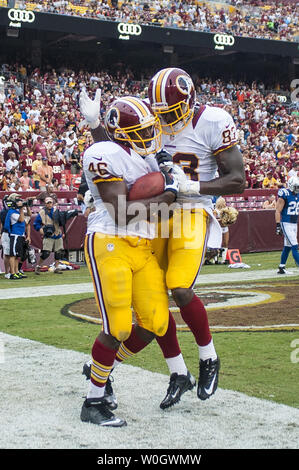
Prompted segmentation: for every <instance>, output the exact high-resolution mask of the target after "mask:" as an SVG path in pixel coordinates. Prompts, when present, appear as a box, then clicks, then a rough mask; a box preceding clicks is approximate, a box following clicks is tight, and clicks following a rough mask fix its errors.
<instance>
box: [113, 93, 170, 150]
mask: <svg viewBox="0 0 299 470" xmlns="http://www.w3.org/2000/svg"><path fill="white" fill-rule="evenodd" d="M105 129H106V131H107V133H108V135H109V137H110V138H111V139H112V140H113V141H115V142H117V143H122V144H123V145H126V146H128V147H130V148H132V149H133V150H135V152H137V153H139V155H142V156H144V155H149V154H150V153H156V152H158V151H159V150H160V149H161V134H162V130H161V125H160V123H159V119H158V117H157V116H154V115H153V114H152V112H151V110H150V107H149V106H148V105H147V104H146V103H145V102H144V101H142V100H141V99H139V98H135V97H133V96H126V97H124V98H117V99H116V100H115V101H114V102H113V103H112V104H111V106H110V107H109V108H108V109H107V111H106V115H105Z"/></svg>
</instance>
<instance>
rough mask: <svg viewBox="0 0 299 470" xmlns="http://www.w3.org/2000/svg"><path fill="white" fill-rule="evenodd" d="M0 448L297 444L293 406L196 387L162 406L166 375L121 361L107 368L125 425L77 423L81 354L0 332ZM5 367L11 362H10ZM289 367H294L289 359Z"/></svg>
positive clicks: (82, 390) (298, 413)
mask: <svg viewBox="0 0 299 470" xmlns="http://www.w3.org/2000/svg"><path fill="white" fill-rule="evenodd" d="M0 344H3V345H4V350H5V361H4V363H3V364H1V375H2V376H3V377H4V378H5V379H4V380H5V386H3V387H2V388H1V402H0V414H1V420H0V436H1V438H0V448H2V449H47V448H49V449H98V450H100V449H103V451H104V452H105V451H106V450H107V449H150V450H152V449H197V450H198V449H298V448H299V440H298V428H299V409H297V408H293V407H289V406H286V405H280V404H277V403H274V402H271V401H268V400H261V399H258V398H254V397H249V396H247V395H245V394H243V393H239V392H235V391H230V390H223V389H221V388H220V389H218V390H217V392H216V394H215V395H214V396H213V397H211V398H210V399H209V400H207V401H204V402H203V401H200V400H198V398H197V396H196V389H193V390H192V391H189V392H186V393H185V394H184V395H183V397H182V399H181V401H180V403H178V404H177V405H176V406H175V407H173V408H171V409H169V410H167V411H162V410H161V409H160V408H159V403H160V401H161V400H162V398H163V397H164V395H165V391H166V389H167V387H168V381H169V377H168V376H167V375H162V374H158V373H152V372H149V371H146V370H143V369H140V368H138V367H133V366H129V365H125V364H122V365H120V366H119V367H117V368H116V369H115V371H114V372H113V376H114V383H113V388H114V391H115V393H116V396H117V399H118V402H119V407H118V409H117V410H116V411H115V415H116V416H117V417H119V418H122V419H125V420H126V421H127V423H128V426H127V427H126V428H119V429H117V430H115V429H114V430H111V429H109V430H108V429H106V428H100V427H97V426H96V425H93V424H87V423H82V422H81V421H80V411H81V406H82V403H83V400H84V398H82V397H83V396H84V395H85V394H86V392H87V389H88V382H87V381H86V380H85V377H84V376H83V375H82V365H83V363H84V362H86V361H87V360H89V359H90V357H89V355H86V354H83V353H79V352H76V351H70V350H66V349H59V348H55V347H53V346H48V345H45V344H42V343H39V342H36V341H30V340H28V339H24V338H19V337H17V336H11V335H7V334H5V333H1V332H0ZM12 365H13V366H12ZM294 367H296V365H294Z"/></svg>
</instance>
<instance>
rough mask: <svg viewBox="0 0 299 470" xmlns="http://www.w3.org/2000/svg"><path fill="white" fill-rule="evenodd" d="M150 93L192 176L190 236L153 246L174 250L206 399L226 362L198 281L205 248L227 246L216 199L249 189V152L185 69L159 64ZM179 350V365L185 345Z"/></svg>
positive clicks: (184, 188)
mask: <svg viewBox="0 0 299 470" xmlns="http://www.w3.org/2000/svg"><path fill="white" fill-rule="evenodd" d="M148 97H149V101H150V105H151V108H152V110H153V112H154V114H155V115H156V116H158V117H159V119H160V122H161V126H162V132H163V142H162V147H163V149H165V150H166V151H167V152H168V153H169V154H171V157H172V163H170V165H169V167H170V168H172V166H173V165H174V169H175V167H176V165H178V166H180V167H181V168H182V169H183V170H184V172H185V174H186V175H187V176H188V178H189V179H188V180H185V181H184V180H183V181H182V184H181V185H180V189H179V195H178V198H177V202H179V203H181V210H180V211H177V214H175V215H176V216H177V219H178V220H180V219H181V218H182V217H184V216H185V215H186V213H189V218H188V217H187V220H188V230H186V227H185V232H186V235H184V234H182V236H181V237H180V238H175V237H174V236H172V234H170V237H169V239H168V240H165V239H162V238H157V239H156V246H155V244H154V248H156V249H155V251H156V254H157V256H158V259H159V260H160V259H162V258H163V256H164V255H165V252H166V253H167V255H168V263H167V266H166V285H167V287H168V289H171V292H172V296H173V298H174V300H175V302H176V305H177V306H178V307H179V309H180V313H181V316H182V318H183V320H184V321H185V323H186V324H187V325H188V326H189V328H190V330H191V331H192V333H193V335H194V337H195V341H196V343H197V345H198V347H199V379H198V386H197V395H198V397H199V398H200V399H201V400H205V399H207V398H209V397H210V396H211V395H212V394H213V393H215V391H216V388H217V384H218V374H219V367H220V361H219V358H218V356H217V353H216V351H215V347H214V345H213V339H212V336H211V333H210V329H209V322H208V316H207V312H206V310H205V307H204V305H203V303H202V302H201V300H200V298H199V297H198V296H197V295H196V294H195V293H194V291H193V289H192V287H193V285H194V283H195V280H196V278H197V276H198V274H199V272H200V269H201V265H202V262H203V259H204V255H205V250H206V247H207V246H209V247H211V248H214V247H215V248H218V247H220V246H221V238H222V233H221V228H220V226H219V224H218V222H217V221H216V220H215V218H214V216H213V212H212V197H213V196H215V195H216V196H220V195H221V196H223V195H226V194H235V193H242V192H243V190H244V188H245V173H244V167H243V158H242V155H241V153H240V151H239V149H238V147H237V136H236V127H235V124H234V121H233V119H232V117H231V116H230V115H229V114H228V113H227V112H226V111H224V110H223V109H221V108H218V107H212V106H200V105H199V104H197V103H196V93H195V87H194V84H193V81H192V79H191V77H190V76H189V75H188V74H187V73H186V72H185V71H184V70H182V69H179V68H171V67H169V68H165V69H162V70H160V71H159V72H158V73H156V74H155V76H154V77H153V78H152V79H151V81H150V84H149V88H148ZM158 161H159V163H160V165H161V166H163V165H167V164H168V162H167V155H163V153H162V154H161V156H160V158H159V157H158ZM188 206H189V208H188ZM175 215H174V217H173V225H174V230H173V233H175V224H176V218H175ZM185 219H186V217H185ZM170 325H171V322H170ZM172 334H173V333H172ZM170 336H171V335H170V334H168V332H167V334H166V335H165V336H164V337H162V338H159V340H158V342H159V345H160V347H161V349H162V351H163V352H164V356H166V355H168V357H169V359H171V364H172V366H173V364H174V363H175V357H174V356H173V355H174V351H173V348H169V345H170V344H174V341H175V340H174V337H173V338H170ZM176 353H177V356H176V358H177V367H179V365H178V363H179V358H180V355H179V354H180V350H179V349H178V350H177V351H176ZM170 355H171V357H170ZM171 372H172V375H171V380H170V385H169V390H168V391H167V394H166V397H165V399H164V402H165V405H167V404H168V403H171V401H172V395H173V390H177V388H178V387H177V384H176V382H177V381H178V380H179V379H181V378H180V377H179V376H175V375H174V374H173V373H174V372H175V367H174V368H173V369H172V370H171ZM186 380H188V377H187V376H186ZM161 405H163V402H162V404H161Z"/></svg>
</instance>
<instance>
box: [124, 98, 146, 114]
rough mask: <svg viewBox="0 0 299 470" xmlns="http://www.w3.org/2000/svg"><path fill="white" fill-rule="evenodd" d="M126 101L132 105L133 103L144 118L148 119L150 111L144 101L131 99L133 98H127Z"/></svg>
mask: <svg viewBox="0 0 299 470" xmlns="http://www.w3.org/2000/svg"><path fill="white" fill-rule="evenodd" d="M125 100H126V101H129V102H130V103H132V104H133V105H134V106H136V107H137V108H138V109H139V111H140V112H141V114H142V116H143V117H146V116H147V115H148V114H149V109H148V108H147V106H145V105H144V104H143V103H142V101H139V100H138V99H136V98H131V97H129V98H128V97H126V98H125Z"/></svg>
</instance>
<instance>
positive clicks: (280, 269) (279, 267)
mask: <svg viewBox="0 0 299 470" xmlns="http://www.w3.org/2000/svg"><path fill="white" fill-rule="evenodd" d="M277 274H287V272H286V268H285V267H284V266H278V271H277Z"/></svg>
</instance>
